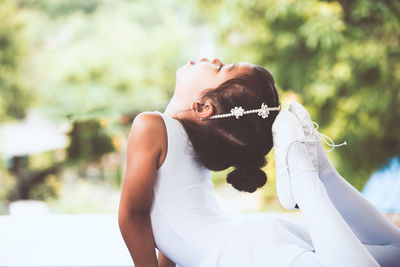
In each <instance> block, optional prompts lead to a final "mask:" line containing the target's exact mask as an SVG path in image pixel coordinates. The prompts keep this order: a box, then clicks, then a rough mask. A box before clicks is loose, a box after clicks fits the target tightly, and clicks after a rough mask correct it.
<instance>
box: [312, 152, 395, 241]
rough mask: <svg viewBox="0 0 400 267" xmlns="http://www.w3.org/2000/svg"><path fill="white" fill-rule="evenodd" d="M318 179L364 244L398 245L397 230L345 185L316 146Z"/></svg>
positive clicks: (367, 202) (359, 195)
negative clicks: (319, 163) (318, 166)
mask: <svg viewBox="0 0 400 267" xmlns="http://www.w3.org/2000/svg"><path fill="white" fill-rule="evenodd" d="M318 156H319V161H320V162H323V163H324V164H323V165H322V166H321V167H320V174H319V175H320V178H321V181H322V183H323V184H324V186H325V189H326V191H327V192H328V195H329V198H330V200H331V201H332V203H333V205H334V206H335V208H336V209H337V210H338V211H339V213H340V215H341V216H342V217H343V219H344V220H345V221H346V222H347V224H348V225H349V226H350V227H351V229H352V231H353V232H354V233H355V234H356V236H357V237H358V239H360V241H361V242H362V243H364V244H371V245H389V244H397V245H398V246H400V229H398V228H397V226H395V225H394V224H393V223H392V222H391V221H390V220H389V219H388V218H386V217H385V216H384V215H383V214H382V213H381V212H380V211H379V210H378V209H377V208H376V207H375V206H374V205H373V204H372V203H371V202H369V201H368V200H367V199H366V198H365V197H364V196H363V195H362V194H361V193H360V192H358V190H357V189H355V188H354V187H353V186H352V185H351V184H350V183H348V182H347V181H346V180H345V179H344V178H343V177H342V176H340V174H339V173H338V172H337V171H336V169H335V168H334V167H333V165H332V164H331V163H330V162H329V160H328V158H327V157H326V154H325V152H324V150H323V148H322V146H321V144H319V147H318Z"/></svg>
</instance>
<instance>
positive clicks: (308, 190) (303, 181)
mask: <svg viewBox="0 0 400 267" xmlns="http://www.w3.org/2000/svg"><path fill="white" fill-rule="evenodd" d="M287 161H288V168H289V173H290V188H291V191H292V194H293V197H294V199H295V201H296V203H297V204H298V205H299V207H300V209H301V212H302V213H303V215H304V218H305V221H306V224H307V228H308V230H309V231H310V236H311V239H312V242H313V245H314V248H315V251H316V254H317V256H318V259H319V260H320V262H321V263H322V265H323V266H363V267H364V266H379V265H378V263H377V262H376V261H375V260H374V258H373V257H372V256H371V254H370V253H369V252H368V250H367V249H366V248H365V247H364V246H363V245H362V244H361V242H360V240H359V239H358V238H357V237H356V235H355V234H354V233H353V232H352V231H351V229H350V227H349V226H348V225H347V224H346V222H345V221H344V220H343V218H342V217H341V216H340V214H339V212H338V211H337V210H336V209H335V207H334V205H333V204H332V202H331V201H330V199H329V197H328V194H327V192H326V190H325V187H324V185H323V184H322V182H321V180H320V179H319V177H318V174H317V172H316V171H310V169H312V168H313V167H312V163H311V160H310V156H309V155H308V152H307V149H306V147H305V145H304V144H295V145H292V146H291V147H290V149H289V151H288V157H287ZM338 255H340V256H338Z"/></svg>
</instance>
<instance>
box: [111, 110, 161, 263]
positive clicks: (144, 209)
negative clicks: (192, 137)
mask: <svg viewBox="0 0 400 267" xmlns="http://www.w3.org/2000/svg"><path fill="white" fill-rule="evenodd" d="M160 120H161V121H160ZM163 142H167V141H166V130H165V127H164V122H163V121H162V118H161V117H160V116H159V115H156V114H151V113H141V114H139V115H138V116H136V118H135V120H134V122H133V124H132V128H131V132H130V134H129V138H128V149H127V159H126V160H127V164H126V171H125V175H124V180H123V184H122V192H121V199H120V204H119V209H118V224H119V228H120V231H121V234H122V237H123V239H124V241H125V244H126V246H127V247H128V250H129V252H130V254H131V256H132V260H133V261H134V263H135V267H141V266H146V267H147V266H158V262H157V256H156V251H155V241H154V236H153V231H152V228H151V221H150V211H151V205H152V202H153V194H154V193H153V192H154V184H155V181H156V173H157V166H158V161H159V158H160V153H161V151H162V150H161V149H162V146H163Z"/></svg>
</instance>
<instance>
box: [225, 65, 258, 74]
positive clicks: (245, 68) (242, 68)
mask: <svg viewBox="0 0 400 267" xmlns="http://www.w3.org/2000/svg"><path fill="white" fill-rule="evenodd" d="M253 67H254V65H253V64H251V63H248V62H236V63H233V64H230V65H228V66H226V71H225V73H226V75H227V76H228V77H229V78H231V77H235V76H236V75H238V74H242V73H248V72H250V71H251V70H252V69H253Z"/></svg>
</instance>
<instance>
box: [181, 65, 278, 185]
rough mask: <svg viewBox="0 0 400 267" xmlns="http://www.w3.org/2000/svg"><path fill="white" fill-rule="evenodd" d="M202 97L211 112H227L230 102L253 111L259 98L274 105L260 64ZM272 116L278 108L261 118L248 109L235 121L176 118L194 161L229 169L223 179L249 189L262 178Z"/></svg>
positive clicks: (271, 82)
mask: <svg viewBox="0 0 400 267" xmlns="http://www.w3.org/2000/svg"><path fill="white" fill-rule="evenodd" d="M205 99H209V100H211V102H212V105H213V107H214V112H213V115H216V114H223V113H229V112H230V110H231V108H233V107H235V106H242V107H243V109H245V110H249V109H259V108H260V107H261V103H262V102H264V103H265V104H267V105H268V107H277V106H279V98H278V93H277V90H276V87H275V82H274V79H273V77H272V75H271V74H270V73H269V72H268V71H267V70H266V69H264V68H263V67H260V66H254V67H253V69H252V71H250V72H249V73H242V74H240V75H238V76H236V77H235V78H233V79H230V80H227V81H225V82H224V83H222V84H221V85H220V86H218V87H217V88H213V89H206V90H204V91H203V93H202V95H201V100H205ZM277 115H278V112H276V111H271V112H270V113H269V116H268V118H266V119H263V118H262V117H260V116H259V115H257V113H251V114H245V115H243V116H241V117H240V118H239V119H236V117H234V116H232V117H228V118H222V119H212V120H207V121H206V122H207V123H204V124H199V123H196V122H194V121H192V120H188V119H180V122H181V124H182V125H183V127H184V128H185V130H186V132H187V134H188V137H189V139H190V141H191V143H192V145H193V149H194V151H195V154H196V155H195V157H196V158H197V160H198V161H199V162H200V163H202V164H203V165H204V166H205V167H206V168H208V169H210V170H213V171H221V170H224V169H226V168H228V167H230V166H233V167H235V170H233V171H232V172H230V173H229V174H228V176H227V182H228V183H230V184H231V185H232V186H233V187H234V188H235V189H237V190H239V191H245V192H254V191H256V189H257V188H259V187H262V186H263V185H264V184H265V183H266V182H267V176H266V174H265V172H264V171H262V170H261V168H262V167H264V166H265V165H266V163H267V162H266V159H265V156H266V155H267V154H268V152H269V151H270V150H271V148H272V131H271V127H272V123H273V122H274V121H275V118H276V116H277Z"/></svg>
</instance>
